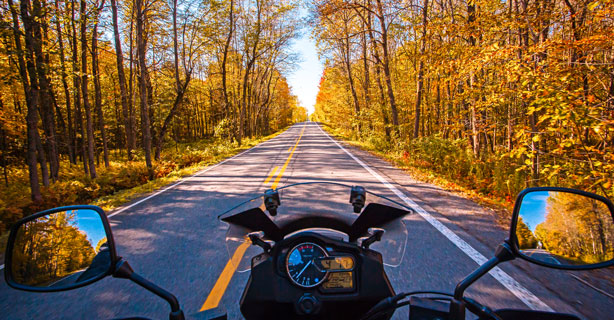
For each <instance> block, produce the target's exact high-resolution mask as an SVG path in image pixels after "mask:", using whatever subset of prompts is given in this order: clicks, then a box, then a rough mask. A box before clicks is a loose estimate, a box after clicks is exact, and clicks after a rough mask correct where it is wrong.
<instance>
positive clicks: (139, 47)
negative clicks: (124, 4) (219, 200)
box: [135, 0, 154, 180]
mask: <svg viewBox="0 0 614 320" xmlns="http://www.w3.org/2000/svg"><path fill="white" fill-rule="evenodd" d="M135 4H136V52H137V58H138V66H139V76H138V81H139V94H140V98H141V130H142V131H143V149H144V151H145V164H146V165H147V171H148V173H149V179H150V180H153V177H154V176H153V165H152V163H151V131H150V130H151V128H150V124H149V103H148V90H147V84H148V79H149V73H148V71H147V64H146V63H145V55H146V54H147V53H146V48H147V42H146V37H145V35H144V34H143V33H144V31H145V23H146V21H147V12H146V11H145V10H144V8H143V0H136V1H135Z"/></svg>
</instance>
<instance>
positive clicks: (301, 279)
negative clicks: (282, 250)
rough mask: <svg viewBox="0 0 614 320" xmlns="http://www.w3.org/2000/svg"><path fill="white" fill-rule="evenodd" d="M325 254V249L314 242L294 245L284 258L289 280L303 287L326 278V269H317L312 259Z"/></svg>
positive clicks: (308, 286)
mask: <svg viewBox="0 0 614 320" xmlns="http://www.w3.org/2000/svg"><path fill="white" fill-rule="evenodd" d="M327 256H328V255H327V254H326V251H324V249H322V247H320V246H319V245H317V244H315V243H311V242H305V243H301V244H299V245H297V246H295V247H294V248H292V250H290V252H289V253H288V257H287V258H286V270H287V271H288V276H289V277H290V280H292V282H294V283H295V284H296V285H298V286H300V287H303V288H311V287H315V286H317V285H319V284H320V283H322V281H324V279H325V278H326V271H322V270H320V269H318V267H316V265H315V262H314V259H317V258H323V257H327Z"/></svg>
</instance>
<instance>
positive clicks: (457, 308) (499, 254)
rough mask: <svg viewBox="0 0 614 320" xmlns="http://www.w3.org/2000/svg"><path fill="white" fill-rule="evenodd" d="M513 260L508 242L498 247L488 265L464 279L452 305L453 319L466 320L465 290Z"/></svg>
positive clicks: (485, 264) (459, 285)
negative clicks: (501, 264)
mask: <svg viewBox="0 0 614 320" xmlns="http://www.w3.org/2000/svg"><path fill="white" fill-rule="evenodd" d="M513 259H514V253H513V252H512V249H511V247H510V245H509V244H508V243H507V241H505V242H503V243H502V244H500V245H499V246H498V247H497V250H496V251H495V256H494V257H493V258H491V259H490V260H488V261H486V263H484V264H483V265H481V266H480V267H479V268H477V269H476V270H475V271H473V272H472V273H471V274H469V275H468V276H467V277H466V278H465V279H463V281H461V282H459V283H458V284H457V285H456V289H455V290H454V300H452V303H451V304H450V313H451V316H452V317H451V319H465V308H464V305H465V304H464V302H463V300H462V299H463V294H464V293H465V290H466V289H467V288H468V287H469V286H470V285H472V284H473V283H474V282H476V281H477V280H478V279H480V278H481V277H482V276H483V275H485V274H486V273H488V271H490V270H492V269H493V268H494V267H496V266H497V265H498V264H499V263H501V262H505V261H509V260H513Z"/></svg>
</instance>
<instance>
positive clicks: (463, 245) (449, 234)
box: [318, 125, 554, 312]
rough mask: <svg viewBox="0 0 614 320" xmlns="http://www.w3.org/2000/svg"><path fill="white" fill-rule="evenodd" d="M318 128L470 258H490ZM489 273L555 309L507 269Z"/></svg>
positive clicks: (534, 304) (531, 303)
mask: <svg viewBox="0 0 614 320" xmlns="http://www.w3.org/2000/svg"><path fill="white" fill-rule="evenodd" d="M318 128H319V129H320V131H322V133H324V135H326V136H327V137H328V138H329V139H330V140H331V141H332V142H334V143H335V144H336V145H337V146H338V147H339V148H341V150H343V151H345V153H347V154H348V155H349V156H350V157H351V158H352V159H354V160H355V161H356V162H357V163H358V164H360V165H361V166H362V167H363V168H365V169H366V170H367V171H368V172H369V173H371V175H373V176H374V177H375V178H377V180H379V181H380V182H381V183H382V184H384V185H385V186H386V187H387V188H388V189H390V191H392V192H393V193H394V194H396V195H397V196H398V197H399V198H401V200H403V202H405V203H406V204H407V205H408V206H410V207H411V208H412V209H414V210H415V211H416V212H417V213H418V214H419V215H420V216H421V217H422V218H423V219H424V220H426V221H427V222H428V223H430V224H431V225H432V226H433V227H434V228H435V229H437V231H439V232H441V234H443V235H444V236H445V237H446V238H448V240H450V241H451V242H452V243H453V244H454V245H456V246H457V247H458V248H459V249H460V250H462V251H463V252H464V253H465V254H466V255H467V256H469V258H471V259H472V260H473V261H475V262H476V263H477V264H478V265H482V264H484V263H485V262H486V261H488V259H486V257H484V255H482V254H481V253H479V252H478V251H477V250H476V249H474V248H473V247H472V246H471V245H470V244H469V243H467V242H466V241H465V240H463V239H461V238H460V237H459V236H458V235H457V234H456V233H454V231H452V230H450V229H449V228H448V227H446V226H445V225H444V224H443V223H441V222H440V221H439V220H437V219H436V218H435V217H433V216H432V215H431V214H430V213H428V212H427V211H426V210H424V209H423V208H422V207H420V206H419V205H418V204H417V203H415V202H414V201H413V200H411V199H409V198H408V197H407V196H406V195H405V194H404V193H403V192H401V191H400V190H399V189H397V188H396V187H395V186H393V185H392V184H390V183H389V182H388V181H386V179H384V178H383V177H382V176H380V175H379V174H378V173H377V172H375V171H373V169H371V168H370V167H369V166H367V165H366V164H365V163H364V162H362V161H361V160H360V159H358V158H356V157H355V156H354V155H353V154H351V153H350V152H349V151H348V150H346V149H345V148H344V147H343V146H341V145H340V144H339V143H338V142H337V141H336V140H334V139H333V138H331V136H330V135H329V134H328V133H326V132H325V131H324V130H322V128H321V127H320V126H319V125H318ZM489 274H490V275H491V276H492V277H493V278H495V279H496V280H497V281H499V283H501V284H502V285H503V286H504V287H505V288H507V289H508V290H509V291H510V292H511V293H512V294H514V295H515V296H516V297H517V298H518V299H520V301H522V302H523V303H524V304H525V305H527V307H529V308H531V309H533V310H542V311H550V312H553V311H554V310H553V309H552V308H550V306H548V305H547V304H546V303H544V302H543V301H541V300H540V299H539V298H538V297H537V296H536V295H534V294H533V293H532V292H531V291H529V290H528V289H526V288H525V287H524V286H522V285H521V284H520V283H518V281H516V280H515V279H514V278H512V277H511V276H510V275H508V274H507V273H506V272H505V271H503V270H501V269H500V268H499V267H495V268H493V269H492V270H490V272H489Z"/></svg>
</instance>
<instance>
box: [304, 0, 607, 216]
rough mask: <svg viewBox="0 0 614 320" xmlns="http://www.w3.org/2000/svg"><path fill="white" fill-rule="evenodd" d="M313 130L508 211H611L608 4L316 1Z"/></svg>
mask: <svg viewBox="0 0 614 320" xmlns="http://www.w3.org/2000/svg"><path fill="white" fill-rule="evenodd" d="M310 22H311V24H312V26H313V28H314V36H315V39H316V41H317V44H318V49H319V51H320V52H321V54H322V56H323V57H324V58H325V59H326V64H325V70H324V75H323V77H322V80H321V83H320V91H319V93H318V96H317V101H316V105H315V113H314V115H313V116H312V119H313V120H317V121H321V122H323V123H325V124H327V125H328V126H329V127H330V128H331V129H330V130H332V131H333V132H334V133H338V134H339V135H340V136H343V137H347V138H348V139H350V140H353V141H356V142H357V143H360V144H362V145H366V146H368V147H369V148H370V149H371V150H375V151H377V152H378V153H379V154H382V155H385V156H387V157H389V158H393V159H395V160H397V161H396V162H397V163H400V164H402V165H406V166H407V167H412V168H418V170H420V171H421V172H426V173H427V174H432V175H436V176H439V177H443V178H445V179H446V180H447V181H450V182H451V183H455V184H458V185H460V186H462V187H463V188H465V189H469V190H474V191H476V192H477V193H478V194H480V195H483V196H485V197H489V198H494V199H500V200H499V201H500V203H502V204H504V205H507V206H508V207H509V206H510V205H511V204H512V202H513V200H514V198H515V196H516V194H517V193H518V192H519V191H520V190H522V189H524V188H526V187H530V186H561V187H575V188H578V189H583V190H587V191H592V192H596V193H598V194H601V195H605V196H607V197H609V198H614V175H612V172H614V37H612V34H614V1H612V0H504V1H502V0H408V1H393V0H350V1H341V0H315V1H313V4H312V6H311V20H310Z"/></svg>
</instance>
